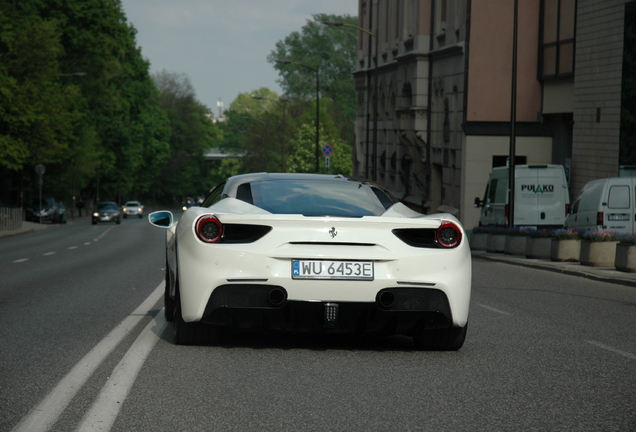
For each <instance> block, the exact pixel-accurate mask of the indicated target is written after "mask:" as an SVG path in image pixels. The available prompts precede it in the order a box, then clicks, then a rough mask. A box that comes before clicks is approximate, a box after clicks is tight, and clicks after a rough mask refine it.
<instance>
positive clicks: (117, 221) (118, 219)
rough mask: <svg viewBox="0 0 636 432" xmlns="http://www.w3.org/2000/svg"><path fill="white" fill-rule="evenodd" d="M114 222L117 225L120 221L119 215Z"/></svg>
mask: <svg viewBox="0 0 636 432" xmlns="http://www.w3.org/2000/svg"><path fill="white" fill-rule="evenodd" d="M115 223H116V224H117V225H119V224H120V223H121V217H118V218H117V219H116V220H115Z"/></svg>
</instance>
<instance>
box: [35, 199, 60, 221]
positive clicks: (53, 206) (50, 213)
mask: <svg viewBox="0 0 636 432" xmlns="http://www.w3.org/2000/svg"><path fill="white" fill-rule="evenodd" d="M25 219H26V220H27V221H30V222H51V223H54V224H55V223H60V224H65V223H66V208H65V207H64V204H62V203H61V202H58V201H55V199H54V198H43V199H42V204H41V206H40V201H39V200H35V201H33V202H32V203H31V205H30V206H29V207H27V208H26V217H25Z"/></svg>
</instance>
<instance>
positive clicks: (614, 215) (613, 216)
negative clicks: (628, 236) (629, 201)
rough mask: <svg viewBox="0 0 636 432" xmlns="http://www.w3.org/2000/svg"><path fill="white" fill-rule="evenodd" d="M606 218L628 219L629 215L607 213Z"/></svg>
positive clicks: (610, 219)
mask: <svg viewBox="0 0 636 432" xmlns="http://www.w3.org/2000/svg"><path fill="white" fill-rule="evenodd" d="M607 220H608V221H628V220H629V215H628V214H609V215H607Z"/></svg>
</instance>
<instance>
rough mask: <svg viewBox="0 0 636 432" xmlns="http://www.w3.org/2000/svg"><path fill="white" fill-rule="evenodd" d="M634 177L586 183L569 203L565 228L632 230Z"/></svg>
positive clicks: (635, 180)
mask: <svg viewBox="0 0 636 432" xmlns="http://www.w3.org/2000/svg"><path fill="white" fill-rule="evenodd" d="M635 185H636V177H612V178H604V179H599V180H592V181H591V182H588V183H587V184H586V185H585V186H583V189H581V193H580V194H579V196H578V197H577V198H576V200H574V202H573V203H572V214H571V215H570V216H568V218H567V220H566V221H565V226H566V228H569V229H574V230H588V229H594V230H599V231H615V232H621V233H633V232H634V229H635V228H636V227H635V226H634V214H635V213H636V211H635V210H634V199H635V198H636V192H635V189H634V186H635Z"/></svg>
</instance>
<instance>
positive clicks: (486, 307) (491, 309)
mask: <svg viewBox="0 0 636 432" xmlns="http://www.w3.org/2000/svg"><path fill="white" fill-rule="evenodd" d="M477 306H481V307H483V308H484V309H488V310H489V311H492V312H497V313H500V314H502V315H510V313H508V312H505V311H502V310H500V309H495V308H494V307H490V306H486V305H485V304H481V303H477Z"/></svg>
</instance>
